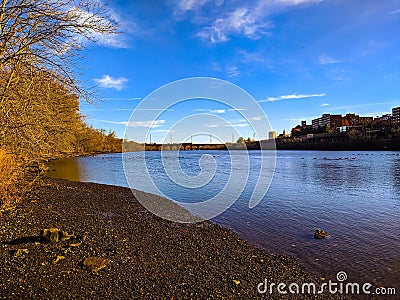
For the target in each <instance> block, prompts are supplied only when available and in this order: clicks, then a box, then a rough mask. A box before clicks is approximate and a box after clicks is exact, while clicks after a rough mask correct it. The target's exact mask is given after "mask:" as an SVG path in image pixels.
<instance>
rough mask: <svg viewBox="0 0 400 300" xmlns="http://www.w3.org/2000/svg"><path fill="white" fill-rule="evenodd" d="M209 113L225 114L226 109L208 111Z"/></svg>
mask: <svg viewBox="0 0 400 300" xmlns="http://www.w3.org/2000/svg"><path fill="white" fill-rule="evenodd" d="M210 113H214V114H224V113H226V109H212V110H210Z"/></svg>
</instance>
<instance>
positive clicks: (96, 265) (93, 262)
mask: <svg viewBox="0 0 400 300" xmlns="http://www.w3.org/2000/svg"><path fill="white" fill-rule="evenodd" d="M109 263H110V260H109V259H107V258H104V257H96V256H91V257H88V258H85V259H84V260H83V262H82V265H83V266H84V267H85V268H87V269H89V270H91V271H92V272H97V271H99V270H101V269H103V268H105V267H106V266H107V265H108V264H109Z"/></svg>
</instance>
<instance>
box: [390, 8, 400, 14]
mask: <svg viewBox="0 0 400 300" xmlns="http://www.w3.org/2000/svg"><path fill="white" fill-rule="evenodd" d="M390 14H392V15H395V14H400V8H399V9H396V10H394V11H392V12H390Z"/></svg>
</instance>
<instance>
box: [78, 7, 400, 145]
mask: <svg viewBox="0 0 400 300" xmlns="http://www.w3.org/2000/svg"><path fill="white" fill-rule="evenodd" d="M108 7H109V13H110V16H111V17H112V18H113V19H114V20H116V21H118V23H119V25H118V29H119V30H120V31H121V32H122V33H121V34H118V35H113V36H99V37H98V43H97V44H96V45H94V44H89V45H87V47H86V49H85V50H84V51H83V53H82V54H83V56H84V57H83V58H82V59H81V60H80V61H79V64H80V65H82V66H83V68H84V69H83V71H81V73H82V74H81V79H82V82H84V84H85V85H87V86H88V87H89V86H93V85H95V86H96V88H97V94H98V98H99V100H96V101H95V102H94V103H93V104H89V103H86V102H84V101H82V103H81V110H82V113H83V114H84V115H85V116H86V122H87V123H88V124H91V125H93V126H94V127H95V128H104V129H106V130H113V131H115V132H116V134H117V136H119V137H124V135H125V129H126V128H128V131H132V128H133V129H135V130H136V129H141V130H142V131H144V132H146V134H145V135H140V134H139V135H138V136H134V134H132V136H129V138H130V139H137V141H138V142H145V141H146V142H149V137H150V134H151V137H152V142H158V143H159V142H165V141H166V142H170V141H172V142H183V141H184V140H186V141H188V139H189V138H191V139H192V140H193V142H198V143H200V142H209V141H210V140H212V142H217V141H222V142H230V141H232V140H236V139H237V138H238V137H239V136H243V137H245V138H247V137H250V138H253V137H255V138H256V139H265V138H267V136H268V131H270V130H274V131H277V132H278V133H281V132H282V131H283V130H284V129H286V131H287V132H288V131H290V129H291V128H292V127H294V126H296V125H297V124H300V122H301V121H302V120H306V121H307V123H308V124H310V123H311V120H312V119H314V118H317V117H319V116H321V115H322V114H323V113H331V114H346V113H356V114H359V115H362V116H374V117H376V116H378V115H383V114H387V113H390V112H391V109H392V108H393V107H396V106H400V1H398V0H385V1H379V0H351V1H349V0H253V1H250V0H249V1H239V0H214V1H211V0H197V1H195V0H164V1H159V0H146V1H144V0H142V1H140V0H139V1H134V0H133V1H132V0H131V1H122V0H116V1H113V0H110V1H109V3H108ZM193 77H210V78H216V79H217V80H223V81H227V82H229V83H232V84H233V85H235V86H237V87H238V89H241V90H244V91H246V92H247V93H248V94H249V95H250V96H251V97H250V98H249V99H246V100H245V99H244V100H243V101H242V102H240V101H236V102H235V103H234V105H233V104H232V103H229V100H228V102H221V101H219V99H217V100H216V99H211V98H210V99H208V98H207V97H206V96H207V95H206V96H204V98H202V97H200V96H199V97H197V98H196V95H193V98H192V99H189V100H188V99H186V100H185V101H178V102H174V103H172V102H171V101H170V99H166V98H162V97H159V98H157V99H155V98H154V99H153V102H152V104H151V108H147V111H153V112H156V111H158V113H157V114H156V113H152V114H149V115H148V117H149V119H148V120H146V119H145V117H146V114H141V115H140V116H139V117H138V116H136V115H137V113H138V112H139V111H140V109H139V108H140V107H142V111H145V110H146V109H143V107H146V103H143V102H146V101H149V99H150V98H151V96H152V95H153V94H152V93H153V92H154V91H156V90H157V89H159V88H160V87H163V86H165V85H167V84H169V83H171V82H175V81H178V80H182V79H186V78H193ZM177 88H179V85H178V86H177ZM167 97H168V96H167ZM251 101H254V102H255V103H250V102H251ZM171 103H172V104H171ZM253 104H256V106H257V107H258V108H259V112H261V113H262V114H263V115H261V114H259V115H257V114H256V113H255V112H254V111H252V112H251V113H248V109H249V108H248V107H250V106H253ZM141 105H142V106H141ZM256 106H253V107H256ZM258 108H254V109H256V110H258ZM138 109H139V110H138ZM135 111H136V115H135ZM132 114H133V115H132ZM131 116H132V117H133V118H131ZM192 116H194V118H195V119H193V120H192V121H191V122H186V123H180V122H181V121H182V120H184V119H185V118H188V117H192ZM264 117H266V118H267V119H268V120H269V123H268V122H266V119H265V118H264ZM261 119H262V122H264V123H263V124H264V125H265V131H263V130H261V131H260V130H255V129H254V128H255V127H257V126H259V125H260V124H258V125H257V126H255V125H254V122H255V121H260V122H261ZM177 124H181V126H180V128H179V126H178V127H176V125H177ZM227 124H228V125H230V126H227ZM127 125H128V126H127ZM174 126H175V127H174ZM182 128H185V129H186V130H182ZM258 128H260V127H258ZM180 130H181V131H180ZM183 131H184V133H183ZM210 135H211V136H212V137H211V138H210ZM143 139H144V140H143Z"/></svg>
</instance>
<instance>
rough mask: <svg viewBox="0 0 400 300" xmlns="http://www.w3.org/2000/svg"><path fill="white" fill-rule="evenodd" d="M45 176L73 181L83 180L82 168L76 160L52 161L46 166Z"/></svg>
mask: <svg viewBox="0 0 400 300" xmlns="http://www.w3.org/2000/svg"><path fill="white" fill-rule="evenodd" d="M47 166H48V168H49V170H48V172H47V174H48V175H49V176H51V177H56V178H67V179H69V180H73V181H81V180H84V176H83V174H82V173H83V172H82V167H81V164H80V162H79V159H78V158H66V159H58V160H52V161H50V162H49V163H48V164H47Z"/></svg>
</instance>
